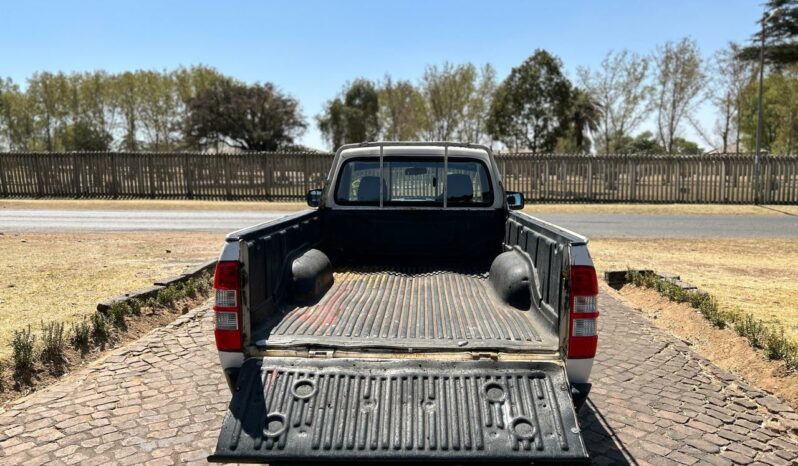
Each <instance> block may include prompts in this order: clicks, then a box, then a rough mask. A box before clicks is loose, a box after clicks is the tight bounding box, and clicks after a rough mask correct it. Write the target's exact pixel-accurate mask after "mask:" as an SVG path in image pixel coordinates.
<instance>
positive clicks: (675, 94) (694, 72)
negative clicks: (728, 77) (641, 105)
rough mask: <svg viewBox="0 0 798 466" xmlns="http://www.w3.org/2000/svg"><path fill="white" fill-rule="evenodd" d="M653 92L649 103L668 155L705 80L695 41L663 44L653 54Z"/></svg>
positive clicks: (685, 39)
mask: <svg viewBox="0 0 798 466" xmlns="http://www.w3.org/2000/svg"><path fill="white" fill-rule="evenodd" d="M654 64H655V74H654V78H655V82H656V86H655V92H654V94H653V97H652V104H653V107H654V110H655V111H656V115H657V136H658V138H659V140H660V143H661V144H662V146H663V147H664V148H665V151H666V152H667V153H669V154H672V153H673V142H674V139H675V138H676V137H677V136H678V135H679V131H680V130H681V125H682V123H683V121H684V120H686V119H689V118H690V117H691V115H692V114H693V112H694V110H695V105H696V103H697V100H698V97H699V95H700V93H701V90H702V89H703V86H704V83H705V81H706V77H705V75H704V72H703V70H702V60H701V53H700V52H699V50H698V45H697V44H696V43H695V41H694V40H691V39H688V38H684V39H682V40H681V41H679V42H678V43H673V42H670V41H669V42H666V43H665V45H663V46H661V47H658V48H657V52H656V54H655V55H654Z"/></svg>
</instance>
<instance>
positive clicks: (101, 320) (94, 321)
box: [91, 311, 108, 342]
mask: <svg viewBox="0 0 798 466" xmlns="http://www.w3.org/2000/svg"><path fill="white" fill-rule="evenodd" d="M91 327H92V328H91V330H92V334H93V335H94V339H95V340H96V341H98V342H104V341H106V340H108V319H106V317H105V314H103V313H102V312H99V311H96V312H95V313H94V314H92V316H91Z"/></svg>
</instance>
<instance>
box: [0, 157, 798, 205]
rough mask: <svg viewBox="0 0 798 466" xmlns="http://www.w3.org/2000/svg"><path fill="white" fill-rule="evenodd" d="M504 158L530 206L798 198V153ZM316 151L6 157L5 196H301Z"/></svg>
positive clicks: (316, 171)
mask: <svg viewBox="0 0 798 466" xmlns="http://www.w3.org/2000/svg"><path fill="white" fill-rule="evenodd" d="M754 160H755V159H754V157H753V156H751V155H702V156H667V155H605V156H585V155H552V154H506V153H504V154H498V155H497V156H496V161H497V163H498V165H499V171H500V172H501V173H502V177H503V182H504V186H505V188H506V189H507V190H511V191H520V192H522V193H524V196H525V197H526V199H527V200H528V202H573V203H580V202H581V203H586V202H662V203H715V204H750V203H754V202H755V199H756V198H757V194H758V197H759V198H760V199H761V202H762V203H766V204H798V157H786V156H777V155H769V156H763V157H761V162H760V163H761V170H760V173H761V174H760V176H759V179H758V180H757V177H756V167H755V162H754ZM331 161H332V154H326V153H313V152H290V153H282V152H274V153H262V152H250V153H235V154H209V153H131V152H113V153H111V152H107V153H22V152H12V153H0V196H2V197H26V198H30V197H73V198H153V199H155V198H157V199H230V200H232V199H253V200H255V199H263V200H273V201H279V200H302V199H304V197H305V193H306V192H307V190H308V189H312V188H315V187H320V186H321V185H322V184H323V183H324V180H325V179H326V177H327V174H328V171H329V169H330V163H331Z"/></svg>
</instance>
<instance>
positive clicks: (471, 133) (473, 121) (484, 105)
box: [457, 64, 496, 144]
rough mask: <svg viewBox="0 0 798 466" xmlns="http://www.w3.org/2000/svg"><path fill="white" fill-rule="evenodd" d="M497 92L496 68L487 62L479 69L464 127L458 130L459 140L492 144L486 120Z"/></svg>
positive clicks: (463, 123) (469, 100) (464, 116)
mask: <svg viewBox="0 0 798 466" xmlns="http://www.w3.org/2000/svg"><path fill="white" fill-rule="evenodd" d="M495 93H496V70H495V69H494V68H493V67H492V66H491V65H490V64H485V65H484V66H483V67H482V68H481V69H480V70H479V76H478V80H477V81H476V82H475V86H474V90H473V92H472V94H471V97H470V98H469V99H468V104H467V105H466V110H465V114H464V115H463V122H462V127H461V129H460V130H459V131H458V137H457V139H458V140H459V141H464V142H471V143H475V144H482V143H485V144H490V136H489V135H488V131H487V125H486V121H487V120H488V117H489V115H490V106H491V103H492V102H493V94H495Z"/></svg>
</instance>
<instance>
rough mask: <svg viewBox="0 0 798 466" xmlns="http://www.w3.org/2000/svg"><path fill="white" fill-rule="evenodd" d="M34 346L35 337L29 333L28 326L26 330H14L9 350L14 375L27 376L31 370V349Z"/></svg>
mask: <svg viewBox="0 0 798 466" xmlns="http://www.w3.org/2000/svg"><path fill="white" fill-rule="evenodd" d="M35 344H36V335H34V334H33V332H31V329H30V325H28V328H27V329H23V330H14V338H13V339H12V340H11V349H12V357H13V360H14V374H15V375H18V376H19V375H23V376H24V375H28V374H30V372H31V371H32V370H33V348H34V346H35Z"/></svg>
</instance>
